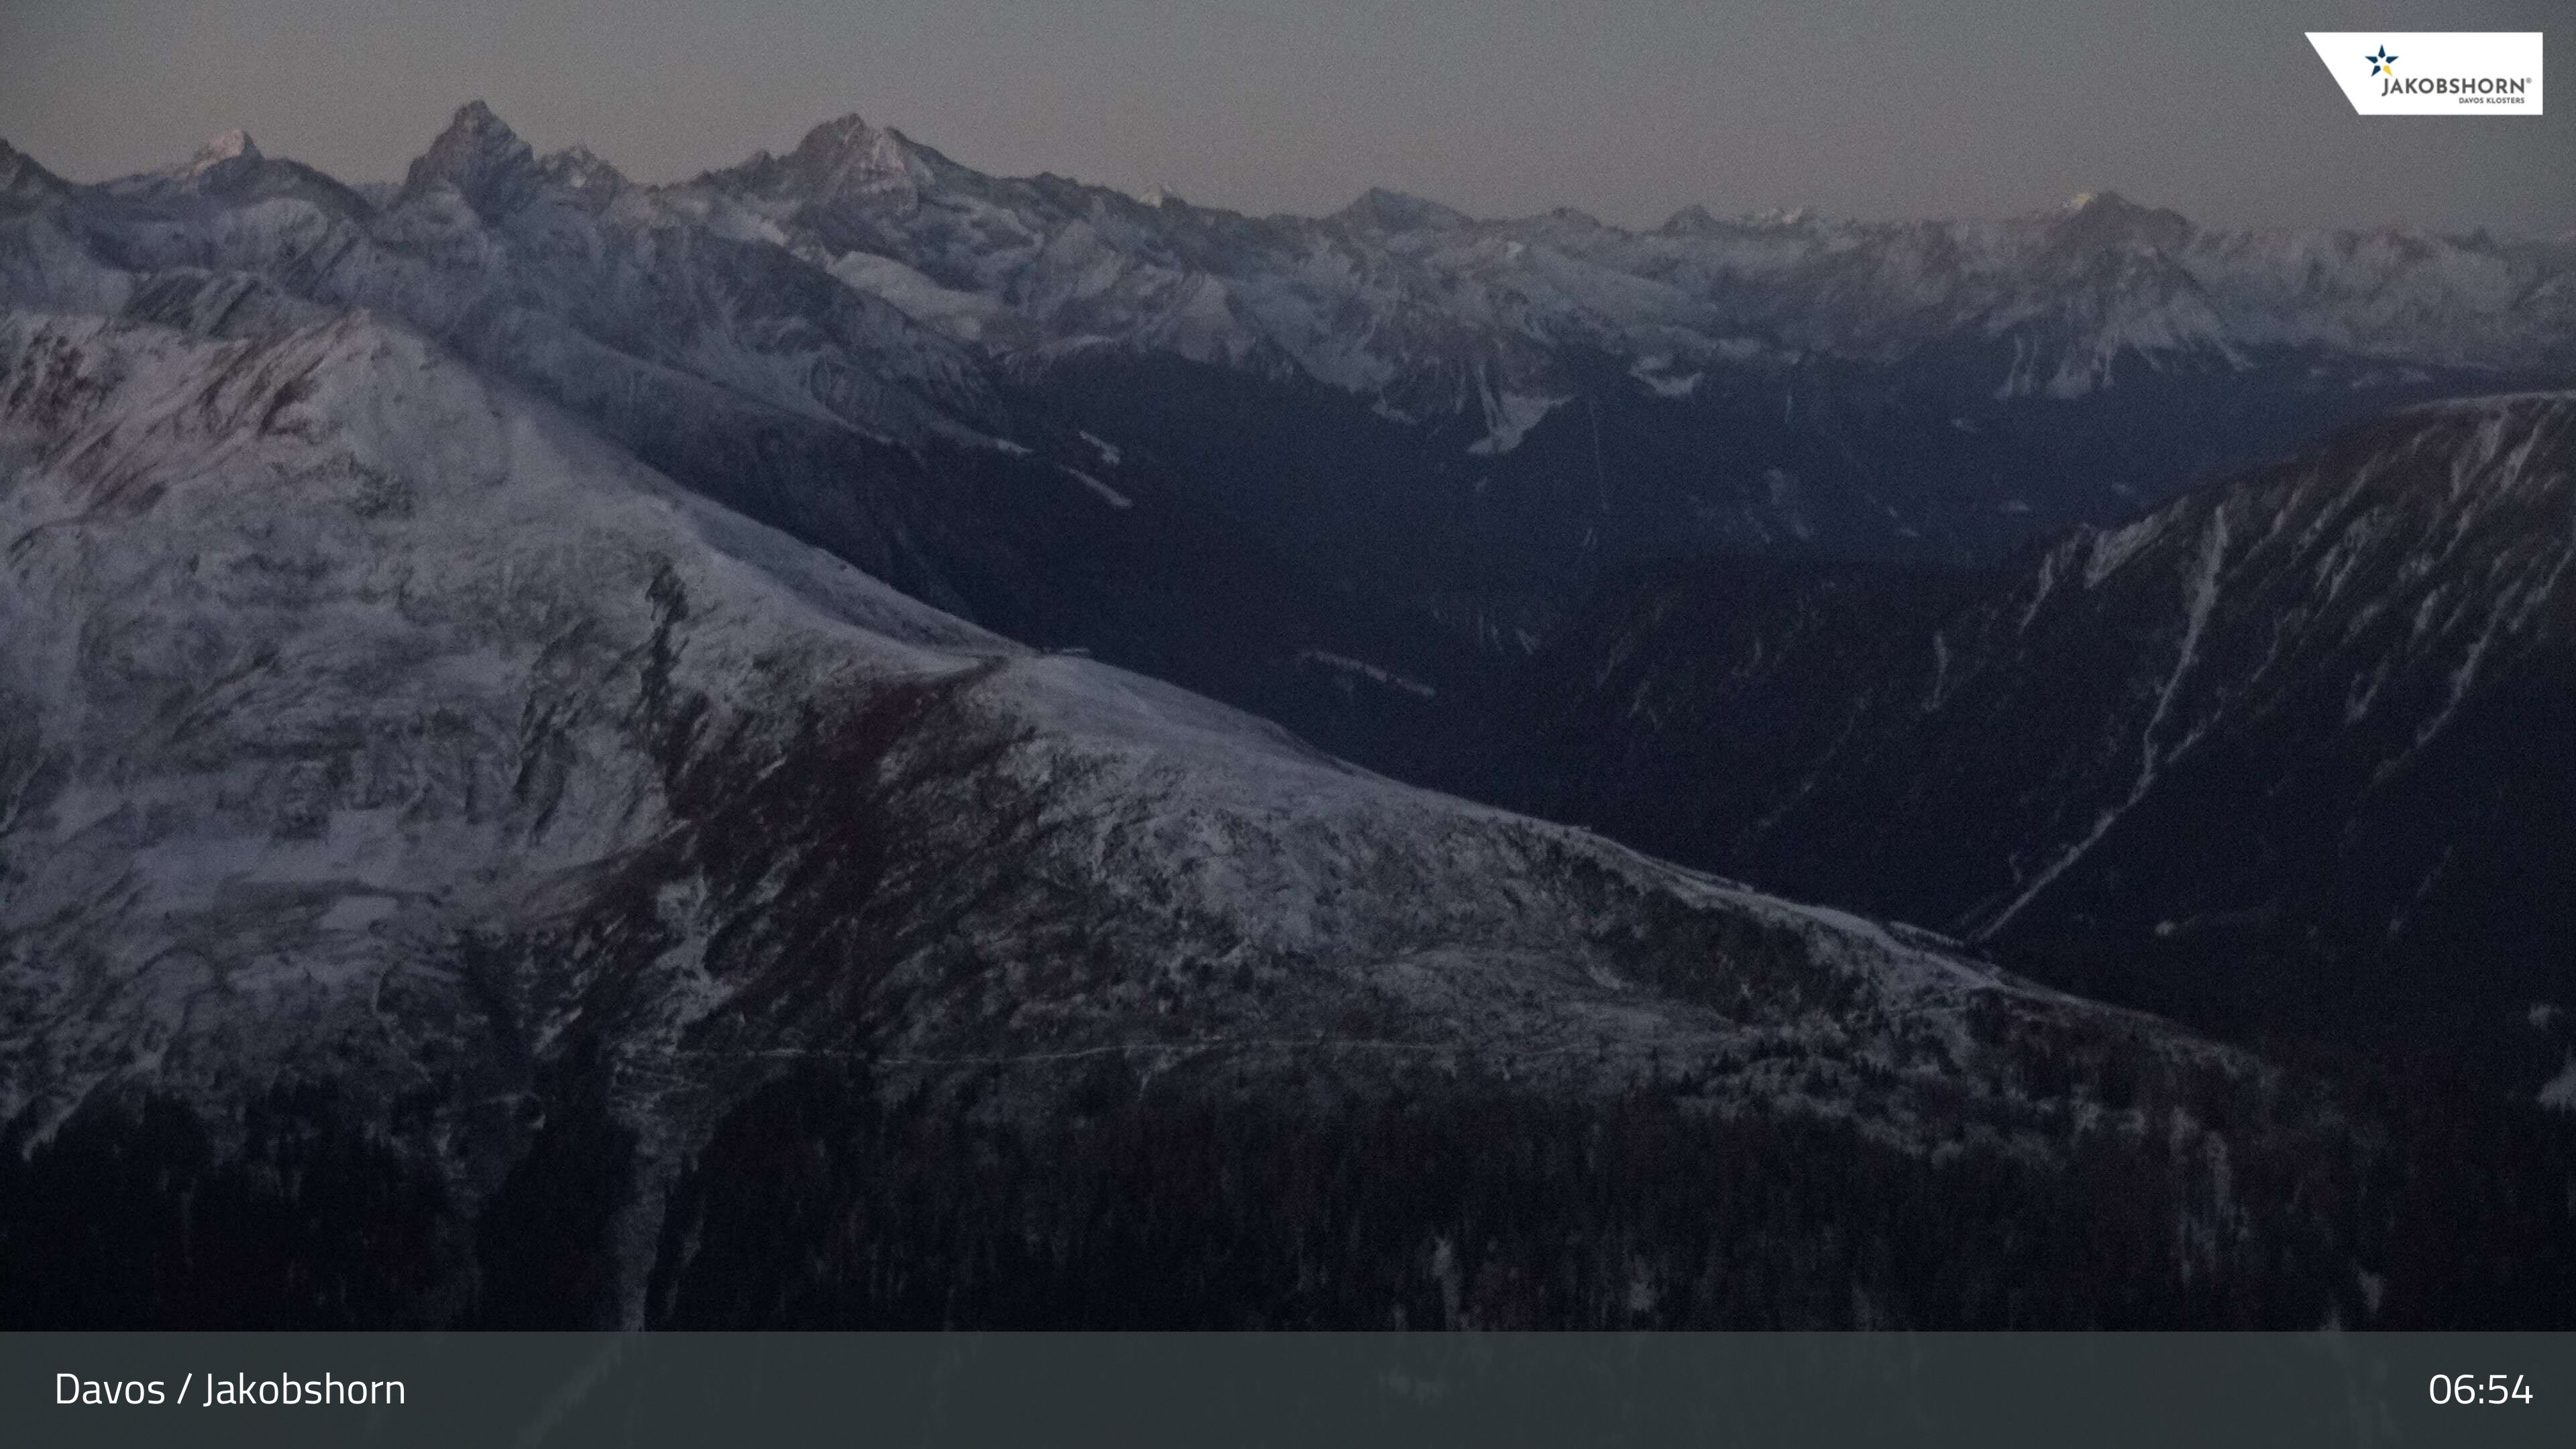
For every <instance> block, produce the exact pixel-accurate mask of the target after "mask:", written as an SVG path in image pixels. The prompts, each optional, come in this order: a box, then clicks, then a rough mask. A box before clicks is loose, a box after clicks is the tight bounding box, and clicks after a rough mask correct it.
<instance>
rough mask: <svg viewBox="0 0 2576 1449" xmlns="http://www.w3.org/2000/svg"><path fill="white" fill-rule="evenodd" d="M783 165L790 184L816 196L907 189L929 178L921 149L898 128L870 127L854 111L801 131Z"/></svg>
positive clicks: (914, 187) (928, 170)
mask: <svg viewBox="0 0 2576 1449" xmlns="http://www.w3.org/2000/svg"><path fill="white" fill-rule="evenodd" d="M783 164H784V167H785V171H786V177H785V179H786V181H787V183H788V184H789V185H790V186H791V187H793V188H794V189H796V190H799V191H803V192H807V193H810V194H813V195H816V196H847V195H854V194H864V193H869V192H880V191H900V190H911V189H917V188H918V187H920V186H921V185H922V184H923V183H925V182H927V181H929V180H930V178H931V171H930V165H929V158H928V155H927V153H925V152H924V151H923V150H922V148H920V147H918V146H916V145H914V144H913V143H912V142H911V141H910V140H908V139H907V138H906V137H905V136H904V134H903V133H902V132H900V131H897V130H895V129H894V128H892V127H890V126H886V127H879V126H871V125H869V124H868V123H867V122H866V121H864V120H862V119H860V118H859V117H858V116H857V115H855V114H853V115H847V116H842V117H840V118H838V119H836V120H830V121H825V122H824V123H823V124H821V125H819V126H816V127H815V128H814V129H813V130H811V131H808V132H806V133H805V139H804V140H802V141H800V142H798V143H797V145H796V149H795V150H794V151H791V152H789V153H788V154H787V157H786V160H785V162H784V163H783Z"/></svg>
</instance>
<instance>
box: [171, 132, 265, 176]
mask: <svg viewBox="0 0 2576 1449" xmlns="http://www.w3.org/2000/svg"><path fill="white" fill-rule="evenodd" d="M261 159H262V158H261V156H260V152H259V146H258V144H257V143H256V142H254V141H252V140H251V138H250V132H248V131H244V130H239V129H235V130H230V131H226V132H224V133H223V134H222V135H220V136H217V137H215V138H214V139H213V140H211V141H208V142H207V143H206V144H204V145H202V146H200V147H198V148H197V154H196V155H194V156H191V157H189V158H188V159H187V160H186V161H184V162H181V163H180V164H179V165H177V166H174V167H172V168H171V170H170V174H171V175H173V176H176V177H180V178H182V179H184V178H187V177H190V176H201V175H203V174H205V173H206V172H208V171H212V170H213V169H215V168H216V167H218V166H221V165H223V164H224V163H225V162H227V161H248V162H252V163H257V162H258V161H259V160H261Z"/></svg>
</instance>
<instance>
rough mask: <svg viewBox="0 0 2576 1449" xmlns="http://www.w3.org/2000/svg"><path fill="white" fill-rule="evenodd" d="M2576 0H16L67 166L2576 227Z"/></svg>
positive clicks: (1486, 204) (1304, 206)
mask: <svg viewBox="0 0 2576 1449" xmlns="http://www.w3.org/2000/svg"><path fill="white" fill-rule="evenodd" d="M2553 21H2554V22H2556V25H2555V28H2556V29H2557V30H2558V31H2559V32H2561V33H2559V34H2552V35H2550V37H2549V54H2548V59H2547V62H2546V65H2547V69H2548V70H2549V71H2553V72H2555V73H2556V74H2557V75H2558V76H2559V77H2560V78H2561V79H2560V85H2561V87H2562V89H2561V92H2560V96H2559V98H2558V99H2557V102H2556V104H2555V105H2554V106H2552V107H2551V112H2552V113H2551V114H2549V115H2547V116H2544V117H2541V118H2538V119H2533V118H2529V117H2520V118H2510V117H2494V118H2487V117H2480V118H2474V119H2453V118H2447V117H2445V118H2432V117H2424V118H2405V117H2376V118H2363V117H2359V116H2355V115H2354V114H2352V111H2351V108H2350V106H2349V105H2348V104H2347V103H2346V102H2345V101H2344V99H2343V98H2342V96H2341V95H2340V94H2338V93H2337V91H2336V89H2335V87H2334V84H2333V83H2332V81H2331V80H2330V79H2329V78H2328V77H2327V75H2326V74H2325V72H2324V70H2323V68H2322V67H2320V66H2319V65H2318V64H2317V60H2316V57H2315V55H2314V54H2313V53H2312V52H2311V51H2310V50H2309V48H2308V45H2307V42H2306V41H2305V40H2304V39H2303V38H2302V36H2301V32H2303V31H2307V30H2366V29H2372V28H2386V29H2390V30H2407V29H2417V30H2541V31H2548V30H2551V29H2552V22H2553ZM2571 34H2576V9H2572V8H2571V7H2570V6H2569V5H2568V3H2567V0H1925V3H1901V0H1894V3H1891V0H1878V3H1870V4H1857V3H1847V0H1807V3H1781V0H1758V3H1724V0H1012V3H990V0H881V3H858V4H832V3H825V0H731V3H707V0H621V3H606V0H410V3H395V0H220V3H216V0H196V3H192V0H0V138H5V139H7V140H9V141H10V142H12V143H14V144H16V145H17V146H19V147H20V148H21V149H23V150H26V151H28V152H31V153H32V154H34V155H35V156H36V157H37V158H38V159H39V160H41V161H43V162H45V163H46V164H48V165H50V166H52V167H54V168H55V169H57V170H59V171H62V172H64V173H65V174H67V175H70V176H72V177H74V178H77V179H81V180H96V179H100V178H103V177H107V176H112V175H119V174H124V173H127V172H132V171H136V170H140V169H143V168H146V167H149V166H157V165H161V164H165V163H167V162H169V161H172V160H175V159H179V158H182V157H184V156H185V155H186V154H187V153H188V152H189V151H190V150H192V149H193V148H194V147H195V145H196V144H197V142H198V141H200V140H202V139H203V138H204V137H206V136H209V135H212V134H214V133H216V132H219V131H223V130H227V129H229V128H231V127H234V126H242V127H246V128H248V129H249V130H250V132H251V133H252V134H253V135H254V136H255V137H257V138H258V140H259V142H260V145H261V147H262V149H264V150H266V151H268V152H269V153H270V154H272V155H286V156H293V157H296V158H298V159H300V160H303V161H307V162H310V163H312V164H314V165H317V166H320V167H322V168H323V169H325V170H327V171H330V172H331V173H333V174H334V175H338V176H341V177H343V178H345V179H349V180H369V179H380V178H392V177H397V176H399V175H400V174H401V172H402V168H403V165H404V164H405V162H406V161H408V159H409V158H410V157H411V156H413V155H415V154H417V153H418V152H419V151H420V150H421V149H423V148H424V147H425V146H426V145H427V144H428V142H429V140H430V138H431V137H432V136H433V135H434V134H436V132H437V131H438V129H439V127H440V126H441V125H442V124H443V123H444V122H445V120H446V118H447V116H448V113H449V112H450V111H452V110H454V109H455V107H456V106H457V105H458V104H459V103H461V102H463V101H465V100H468V99H471V98H473V97H476V96H480V97H482V98H484V99H486V100H488V101H489V102H491V104H492V106H493V108H494V109H495V110H497V111H499V112H500V114H501V115H502V117H503V118H504V119H505V120H507V121H509V122H510V123H511V124H512V125H513V126H514V127H516V128H517V129H518V130H519V132H520V134H521V135H523V136H525V137H527V138H528V140H529V141H530V142H532V143H533V144H535V145H536V146H537V147H538V148H539V149H540V150H550V149H553V148H555V147H559V146H565V145H570V144H572V143H574V142H581V143H583V144H586V145H588V146H589V147H591V149H593V150H595V151H597V152H599V153H600V154H601V155H602V156H605V157H607V158H608V159H609V160H611V161H613V162H615V163H616V164H617V165H618V166H619V167H621V168H622V169H624V170H625V171H626V172H627V173H628V174H629V175H632V176H635V177H638V178H640V179H644V180H668V179H674V178H678V177H682V176H687V175H690V174H694V173H695V172H697V171H700V170H703V169H705V168H708V167H711V166H718V165H724V164H728V163H730V162H733V161H736V160H739V159H741V158H742V157H743V156H745V155H748V154H749V153H750V152H752V151H753V150H755V149H758V148H761V147H768V148H770V149H772V150H784V149H786V148H787V147H789V146H792V145H793V144H794V143H795V141H796V139H797V138H798V137H799V136H800V135H802V134H803V133H804V131H805V130H806V129H807V128H808V127H810V126H812V125H813V124H814V123H816V122H818V121H821V120H824V119H827V118H829V117H832V116H836V115H841V114H845V113H848V112H851V111H856V112H858V113H859V114H861V115H863V116H865V117H867V118H868V119H869V120H870V121H872V122H876V123H879V124H890V125H894V126H898V127H900V128H902V130H903V131H904V132H905V133H906V134H908V135H911V136H912V137H914V138H915V139H917V140H920V141H924V142H927V143H928V144H930V145H933V146H936V147H938V148H939V149H941V150H942V151H945V152H947V153H948V154H949V155H951V156H953V157H955V158H956V159H958V160H960V161H962V162H965V163H967V164H968V165H972V166H976V167H979V168H981V169H983V170H986V171H992V172H997V173H1002V174H1007V175H1026V174H1031V173H1034V172H1038V171H1055V172H1059V173H1062V174H1066V175H1071V176H1078V177H1081V178H1083V179H1085V180H1090V181H1098V182H1103V183H1106V184H1109V185H1113V186H1119V187H1124V188H1127V189H1130V190H1136V189H1141V188H1143V187H1144V186H1146V185H1148V184H1151V183H1156V182H1160V183H1164V184H1167V185H1169V186H1170V187H1171V188H1172V189H1174V190H1176V191H1178V192H1180V193H1181V194H1182V195H1184V196H1187V197H1189V198H1190V199H1192V200H1195V201H1202V202H1209V203H1214V204H1218V205H1224V206H1231V207H1236V208H1239V209H1243V210H1247V211H1254V212H1268V211H1295V212H1307V213H1313V212H1320V211H1328V210H1331V209H1333V208H1335V207H1338V206H1340V205H1342V204H1343V203H1344V202H1346V201H1348V200H1349V199H1350V198H1351V197H1352V196H1354V195H1356V194H1357V193H1358V192H1359V191H1360V190H1361V189H1363V188H1364V187H1366V186H1369V185H1372V184H1375V185H1385V186H1392V187H1396V188H1398V189H1401V190H1406V191H1413V192H1418V193H1420V194H1422V195H1425V196H1429V197H1432V198H1434V199H1437V200H1441V201H1445V202H1448V203H1449V204H1451V205H1454V206H1457V207H1460V208H1462V209H1464V210H1467V211H1470V212H1474V213H1477V214H1480V215H1489V216H1500V215H1519V214H1525V213H1529V212H1535V211H1541V210H1545V209H1546V208H1548V207H1551V206H1561V205H1566V206H1579V207H1582V208H1584V209H1586V210H1588V211H1591V212H1593V213H1595V214H1597V215H1599V216H1602V217H1604V218H1605V219H1608V220H1611V221H1617V222H1622V223H1627V224H1651V223H1654V222H1657V221H1660V220H1662V219H1663V217H1664V216H1666V215H1668V214H1669V213H1671V212H1672V211H1673V210H1674V209H1676V208H1678V207H1680V206H1682V205H1684V204H1686V203H1690V202H1700V203H1703V204H1706V205H1707V206H1709V207H1710V208H1711V209H1712V210H1715V211H1718V212H1720V213H1733V212H1742V211H1753V210H1759V209H1762V208H1765V207H1771V206H1799V205H1806V206H1813V207H1816V208H1818V209H1820V210H1823V211H1826V212H1830V213H1834V214H1840V215H1850V216H1871V217H1880V216H1919V215H1978V214H2001V213H2008V212H2014V211H2021V210H2027V209H2031V208H2036V207H2042V206H2047V205H2050V204H2053V203H2055V202H2057V201H2059V200H2062V199H2063V198H2065V197H2066V196H2068V195H2070V194H2072V193H2074V192H2076V191H2082V190H2102V189H2116V190H2119V191H2121V192H2124V193H2126V194H2128V195H2129V196H2131V197H2132V198H2134V199H2137V200H2140V201H2150V202H2157V203H2162V204H2165V205H2170V206H2174V207H2176V208H2178V209H2180V210H2182V211H2184V212H2186V213H2188V214H2190V215H2191V216H2193V217H2194V218H2196V219H2198V220H2200V221H2203V222H2207V223H2219V224H2254V225H2379V224H2382V223H2391V222H2394V223H2405V224H2414V225H2427V226H2439V227H2446V228H2455V229H2466V228H2468V227H2471V226H2476V225H2486V226H2490V227H2493V228H2495V229H2496V230H2497V231H2499V232H2516V233H2541V234H2549V235H2555V234H2558V233H2561V232H2565V231H2568V230H2570V229H2571V228H2576V115H2572V114H2571V113H2576V91H2570V90H2567V89H2565V87H2567V86H2568V85H2570V84H2571V83H2576V82H2571V80H2570V79H2568V78H2569V77H2571V76H2576V71H2571V69H2570V68H2569V56H2570V52H2569V49H2568V43H2567V42H2568V39H2569V36H2570V35H2571Z"/></svg>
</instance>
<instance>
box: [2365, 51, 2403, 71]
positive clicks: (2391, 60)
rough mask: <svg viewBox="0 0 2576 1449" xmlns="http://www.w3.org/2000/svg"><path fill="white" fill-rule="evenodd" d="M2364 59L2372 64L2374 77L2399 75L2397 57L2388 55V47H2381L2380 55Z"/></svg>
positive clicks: (2367, 56) (2371, 68) (2366, 56)
mask: <svg viewBox="0 0 2576 1449" xmlns="http://www.w3.org/2000/svg"><path fill="white" fill-rule="evenodd" d="M2362 59H2363V60H2366V61H2369V62H2370V73H2371V74H2372V75H2395V74H2397V57H2395V56H2393V55H2390V54H2389V53H2388V47H2387V46H2384V45H2383V46H2381V47H2380V48H2379V54H2377V55H2365V56H2363V57H2362Z"/></svg>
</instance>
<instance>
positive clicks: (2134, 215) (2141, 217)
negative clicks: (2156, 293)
mask: <svg viewBox="0 0 2576 1449" xmlns="http://www.w3.org/2000/svg"><path fill="white" fill-rule="evenodd" d="M2052 230H2053V231H2054V232H2055V233H2056V235H2057V237H2058V238H2059V239H2060V240H2061V241H2063V242H2065V243H2068V244H2071V245H2076V246H2091V247H2115V246H2126V245H2138V246H2152V247H2155V248H2157V249H2159V250H2162V251H2179V250H2180V249H2181V248H2183V247H2184V246H2186V245H2188V244H2189V243H2190V241H2191V238H2192V235H2193V233H2194V232H2195V231H2196V230H2197V228H2195V227H2194V226H2193V225H2192V224H2191V219H2190V218H2189V217H2186V216H2184V215H2183V214H2182V213H2181V212H2178V211H2172V210H2168V209H2166V208H2164V207H2160V206H2141V205H2139V204H2138V203H2136V202H2134V201H2131V200H2130V199H2129V198H2127V197H2125V196H2122V195H2121V194H2120V193H2118V192H2116V191H2081V192H2077V193H2076V194H2075V196H2074V197H2072V198H2071V199H2069V200H2068V201H2067V203H2066V205H2065V206H2064V207H2062V208H2060V209H2059V212H2058V215H2057V216H2056V217H2055V218H2053V227H2052Z"/></svg>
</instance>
